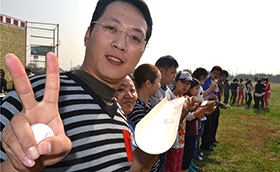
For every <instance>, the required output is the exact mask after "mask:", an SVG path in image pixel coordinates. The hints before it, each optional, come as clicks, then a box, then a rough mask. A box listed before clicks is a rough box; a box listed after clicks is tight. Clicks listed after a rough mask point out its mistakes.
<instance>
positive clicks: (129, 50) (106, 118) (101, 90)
mask: <svg viewBox="0 0 280 172" xmlns="http://www.w3.org/2000/svg"><path fill="white" fill-rule="evenodd" d="M152 26H153V22H152V18H151V15H150V11H149V8H148V7H147V5H146V4H145V2H144V1H142V0H99V1H98V3H97V6H96V9H95V11H94V13H93V17H92V20H91V22H90V26H89V27H88V30H87V31H86V34H85V38H84V44H85V46H86V51H85V57H84V61H83V64H82V66H81V68H80V69H79V70H75V71H70V72H65V73H59V64H58V60H57V57H56V56H55V55H54V54H53V53H48V54H47V70H46V71H47V73H46V74H45V75H37V76H32V77H28V76H27V72H26V71H25V69H24V68H23V66H22V64H21V62H20V61H19V59H18V58H17V57H16V56H15V55H13V54H9V55H7V56H6V57H5V63H6V66H7V68H8V70H9V72H10V74H11V77H12V79H13V83H14V89H13V90H11V91H10V92H8V94H7V95H6V96H5V98H4V99H3V101H2V103H1V165H0V167H1V170H3V171H63V172H64V171H106V172H107V171H131V172H138V171H142V172H144V171H159V172H164V171H170V172H177V171H182V172H184V171H196V170H198V169H200V168H199V167H198V166H196V165H195V164H194V162H193V160H194V159H195V160H203V158H202V156H203V151H213V150H214V147H215V146H216V144H218V143H219V142H218V141H217V138H216V134H217V129H218V126H219V116H220V108H224V109H226V108H229V106H228V104H227V102H225V103H222V102H221V99H222V95H223V92H224V95H225V101H226V100H227V101H228V99H229V98H228V97H227V98H226V95H228V96H229V90H227V89H226V88H229V85H226V83H228V82H227V80H226V79H227V77H228V72H227V71H225V70H222V68H221V67H220V66H214V67H213V68H212V69H211V72H210V75H208V72H207V70H206V69H204V68H197V69H196V70H195V71H194V72H193V73H192V74H190V73H188V72H185V71H177V69H178V67H179V64H178V62H177V60H176V59H175V58H174V57H172V56H171V55H167V56H162V57H160V58H159V59H158V60H157V61H156V63H155V64H154V65H153V64H141V65H140V66H138V67H137V68H136V69H135V71H134V72H133V73H132V74H131V71H133V69H134V68H135V67H136V65H137V64H138V62H139V60H140V58H141V56H142V54H143V53H144V51H145V48H146V45H147V43H148V41H149V39H150V36H151V33H152ZM172 83H173V85H172V86H171V84H172ZM223 83H224V84H223ZM260 85H261V86H260ZM266 85H268V82H267V84H266ZM230 88H231V90H232V91H233V90H234V89H235V87H234V86H231V87H230ZM237 88H239V90H242V89H244V88H245V86H237V87H236V89H237ZM248 88H249V87H248ZM255 88H256V89H255V92H256V93H259V89H260V90H262V89H263V85H262V84H261V82H260V84H259V81H258V83H257V84H256V86H255ZM251 89H252V88H251ZM247 90H249V89H247ZM236 93H237V91H236ZM236 95H237V94H235V98H234V97H233V101H235V99H236ZM183 96H184V97H185V101H184V105H183V108H182V111H181V113H180V114H179V115H180V122H179V126H178V131H175V132H177V135H176V136H177V137H176V139H175V141H174V144H173V145H172V147H171V148H170V149H169V150H166V151H165V152H164V153H161V154H156V155H155V154H149V153H147V152H145V151H144V150H141V148H139V147H138V146H137V142H136V140H135V139H134V138H135V132H134V130H135V126H136V125H137V123H138V122H139V121H141V119H143V118H144V117H145V116H146V115H147V114H149V112H150V111H151V110H152V109H153V108H154V107H155V106H156V105H157V104H158V103H159V102H160V101H161V100H162V99H164V98H165V97H167V98H168V99H169V100H172V99H176V98H178V97H183ZM240 96H241V103H242V101H243V98H242V94H240ZM248 97H249V96H248ZM255 97H256V99H255V100H256V102H258V100H260V99H258V98H259V95H258V94H255ZM264 97H266V98H267V99H268V98H269V95H265V96H264ZM238 102H239V98H238ZM256 106H257V103H256ZM267 106H268V104H267ZM37 123H43V124H46V125H48V126H49V127H50V128H51V129H52V130H53V131H54V136H51V137H47V138H45V139H44V140H42V141H41V142H39V143H36V141H35V139H34V135H33V133H32V129H31V126H32V125H33V124H37ZM149 144H153V143H149ZM162 144H164V143H162ZM158 146H159V147H160V146H161V145H160V144H159V145H158Z"/></svg>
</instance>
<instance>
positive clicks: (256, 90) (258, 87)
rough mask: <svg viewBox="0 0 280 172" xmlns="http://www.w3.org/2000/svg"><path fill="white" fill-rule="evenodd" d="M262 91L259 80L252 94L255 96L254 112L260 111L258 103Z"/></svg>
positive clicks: (262, 87)
mask: <svg viewBox="0 0 280 172" xmlns="http://www.w3.org/2000/svg"><path fill="white" fill-rule="evenodd" d="M263 90H264V86H263V84H262V81H261V79H259V80H258V82H257V84H256V86H255V93H254V94H255V100H256V102H255V108H256V110H260V107H259V105H260V101H261V99H262V93H263Z"/></svg>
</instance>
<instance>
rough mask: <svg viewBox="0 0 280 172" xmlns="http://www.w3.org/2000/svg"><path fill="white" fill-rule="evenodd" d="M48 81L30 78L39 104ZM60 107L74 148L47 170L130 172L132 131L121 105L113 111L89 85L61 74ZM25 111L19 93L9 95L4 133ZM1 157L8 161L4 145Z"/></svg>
mask: <svg viewBox="0 0 280 172" xmlns="http://www.w3.org/2000/svg"><path fill="white" fill-rule="evenodd" d="M45 80H46V78H45V75H39V76H35V77H32V78H30V82H31V84H32V87H33V90H34V93H35V97H36V99H37V100H38V101H40V100H42V99H43V94H44V87H45ZM115 102H116V101H115ZM58 106H59V113H60V116H61V119H62V121H63V124H64V129H65V133H66V135H67V136H68V137H69V138H70V140H71V141H72V149H71V152H70V153H69V154H68V155H67V156H66V157H65V158H64V159H63V160H62V161H60V162H58V163H57V164H55V165H53V166H48V167H46V168H45V169H43V171H52V172H53V171H55V172H58V171H63V172H64V171H104V172H105V171H106V172H108V171H128V170H129V168H130V166H131V163H132V149H131V143H130V137H129V135H130V129H129V126H128V124H127V121H126V118H125V115H124V113H123V112H122V111H121V108H120V106H119V104H117V103H116V107H117V108H116V111H114V112H112V111H111V109H109V108H108V107H107V106H106V104H105V103H104V102H103V101H102V100H101V99H100V97H99V96H98V95H97V94H96V93H95V92H94V91H93V90H92V89H90V87H89V86H88V85H86V84H85V83H84V82H83V81H82V80H81V79H80V78H78V77H77V76H76V75H74V74H72V73H69V72H67V73H61V74H60V91H59V100H58ZM21 110H22V106H21V102H20V100H19V98H18V96H17V93H16V92H15V91H11V92H9V93H8V94H7V95H6V97H5V99H4V100H3V104H2V105H1V131H2V129H3V128H4V127H5V126H7V125H8V124H9V122H10V120H11V118H12V117H13V115H14V114H17V113H19V112H20V111H21ZM38 115H40V114H39V113H38ZM0 155H1V161H3V160H5V159H7V155H6V154H5V151H4V149H3V147H2V143H1V154H0Z"/></svg>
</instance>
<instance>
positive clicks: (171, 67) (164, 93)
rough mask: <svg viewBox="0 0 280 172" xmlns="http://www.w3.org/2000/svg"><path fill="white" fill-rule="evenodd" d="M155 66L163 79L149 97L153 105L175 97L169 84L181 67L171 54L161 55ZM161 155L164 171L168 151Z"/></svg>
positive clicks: (161, 170)
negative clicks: (153, 93)
mask: <svg viewBox="0 0 280 172" xmlns="http://www.w3.org/2000/svg"><path fill="white" fill-rule="evenodd" d="M155 66H156V67H157V68H158V69H159V71H160V73H161V80H160V88H159V89H158V90H157V93H156V95H155V96H152V97H150V98H149V102H150V103H151V106H152V107H154V106H156V105H157V103H158V102H159V101H160V100H161V99H163V98H165V97H167V98H168V99H169V100H172V99H173V98H174V95H173V93H172V91H171V90H170V88H169V87H168V85H170V84H171V83H172V81H173V80H174V79H175V75H176V72H177V68H178V67H179V65H178V62H177V60H176V59H175V58H174V57H172V56H171V55H166V56H162V57H160V58H159V59H158V60H157V61H156V63H155ZM159 157H160V166H159V170H158V171H159V172H164V166H165V161H166V153H162V154H160V155H159Z"/></svg>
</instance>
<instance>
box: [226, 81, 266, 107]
mask: <svg viewBox="0 0 280 172" xmlns="http://www.w3.org/2000/svg"><path fill="white" fill-rule="evenodd" d="M254 81H255V85H254V86H253V85H252V81H251V80H249V79H246V81H245V84H244V83H243V79H242V78H241V79H240V80H238V79H237V78H235V79H234V80H233V82H232V83H231V84H229V83H228V80H226V81H225V83H224V103H226V104H227V103H228V101H229V90H230V89H231V97H230V103H231V104H235V103H236V98H237V95H238V99H237V104H238V105H240V104H242V105H247V106H248V107H250V106H251V102H252V99H254V102H255V103H254V108H256V109H257V110H259V102H261V107H263V108H269V98H270V95H271V91H270V83H269V81H268V78H254ZM237 90H238V91H237ZM253 90H254V92H253V96H252V91H253ZM244 98H245V103H244ZM264 102H265V104H266V106H265V107H264Z"/></svg>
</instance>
